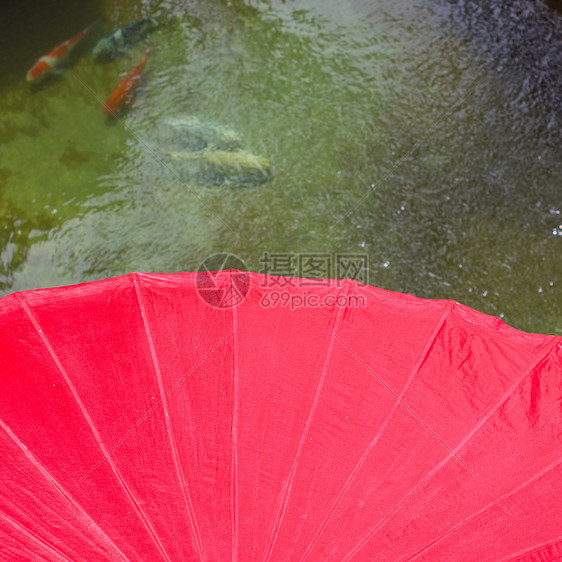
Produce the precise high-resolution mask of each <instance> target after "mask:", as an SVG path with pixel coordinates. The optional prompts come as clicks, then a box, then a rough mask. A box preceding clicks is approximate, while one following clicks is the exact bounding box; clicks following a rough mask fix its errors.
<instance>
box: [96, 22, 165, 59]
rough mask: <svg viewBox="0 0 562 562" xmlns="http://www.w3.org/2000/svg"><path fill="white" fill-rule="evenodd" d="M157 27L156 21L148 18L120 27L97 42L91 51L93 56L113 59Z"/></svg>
mask: <svg viewBox="0 0 562 562" xmlns="http://www.w3.org/2000/svg"><path fill="white" fill-rule="evenodd" d="M157 26H158V21H157V19H156V18H155V17H149V18H143V19H141V20H139V21H136V22H135V23H132V24H131V25H128V26H126V27H122V28H121V29H118V30H116V31H114V32H113V33H110V34H109V35H106V36H105V37H103V38H102V39H100V40H99V41H98V44H97V45H96V46H95V47H94V50H93V53H94V56H95V57H98V58H115V57H117V56H119V55H120V54H121V53H122V52H124V51H126V50H127V49H129V48H130V47H132V46H133V45H134V44H135V43H138V42H139V41H140V40H141V39H143V38H144V37H145V36H146V35H148V34H149V33H150V32H151V31H153V30H154V29H155V28H156V27H157Z"/></svg>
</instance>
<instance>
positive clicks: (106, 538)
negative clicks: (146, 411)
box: [0, 419, 128, 560]
mask: <svg viewBox="0 0 562 562" xmlns="http://www.w3.org/2000/svg"><path fill="white" fill-rule="evenodd" d="M0 427H1V428H2V429H3V430H4V431H5V432H6V433H7V435H8V437H9V438H10V439H11V440H12V441H13V442H14V443H15V444H16V446H17V447H18V448H19V449H20V450H21V451H22V453H23V454H24V455H25V456H26V457H27V459H28V460H29V462H30V463H31V465H32V466H33V467H34V468H35V469H36V470H37V471H38V472H39V474H41V476H43V478H44V479H45V480H47V482H49V484H50V485H51V486H52V487H53V488H54V489H55V490H56V491H57V493H58V494H60V495H61V496H62V497H63V498H64V499H65V500H66V501H67V502H68V503H69V504H70V505H71V506H72V507H73V508H75V509H76V510H77V511H78V513H79V514H80V515H81V516H82V517H83V518H84V519H86V520H87V522H88V525H91V526H92V527H93V529H94V530H95V532H96V535H97V536H98V537H99V538H100V539H101V540H102V541H103V543H104V544H108V545H111V546H112V547H113V548H114V549H115V550H116V552H117V553H118V554H119V556H120V558H121V559H122V560H128V558H127V557H126V556H125V554H124V553H123V552H121V550H120V549H119V547H118V546H117V545H116V544H115V542H114V541H113V540H112V539H111V538H110V537H109V536H108V535H107V534H106V533H105V532H104V530H103V529H102V528H101V527H100V526H99V525H98V524H97V523H96V522H95V521H94V519H92V517H91V516H90V515H89V514H88V512H87V511H86V510H85V509H84V508H83V507H82V506H81V505H80V503H79V502H78V501H77V500H76V499H75V498H74V497H73V496H72V494H71V493H70V492H68V491H67V490H66V489H65V487H64V486H63V485H62V484H61V483H60V482H59V481H58V480H57V479H56V478H55V477H54V476H53V475H52V474H51V473H50V472H49V470H48V469H47V468H46V467H45V466H43V465H42V464H41V462H40V461H39V460H38V459H37V458H36V457H35V455H33V453H32V452H31V451H30V450H29V449H28V448H27V447H26V445H25V443H23V441H21V440H20V439H19V438H18V436H17V435H16V434H15V433H14V432H13V431H12V430H11V429H10V427H9V426H7V425H6V424H5V423H4V421H3V420H1V419H0Z"/></svg>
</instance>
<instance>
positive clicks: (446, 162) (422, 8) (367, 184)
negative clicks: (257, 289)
mask: <svg viewBox="0 0 562 562" xmlns="http://www.w3.org/2000/svg"><path fill="white" fill-rule="evenodd" d="M86 4H87V6H86V5H85V7H83V9H82V12H81V13H80V14H77V13H75V12H72V11H69V12H68V13H67V17H66V18H61V13H45V14H42V15H38V14H36V13H35V12H33V15H32V11H31V9H30V20H29V21H32V20H33V18H35V19H37V18H49V17H51V18H53V25H52V26H48V25H47V26H44V27H43V28H42V29H44V31H43V32H42V34H40V35H39V36H38V35H37V33H34V30H33V29H31V28H30V29H29V30H28V32H29V34H30V36H33V40H32V41H30V42H28V43H26V46H25V49H24V51H23V52H22V48H21V47H18V49H17V54H16V53H14V56H13V57H9V56H7V55H4V56H5V57H6V61H9V64H8V66H5V68H7V72H6V73H5V74H4V75H3V76H2V77H1V78H0V81H1V82H0V221H1V223H0V225H1V230H0V246H1V247H0V252H1V254H0V258H1V259H0V287H1V291H2V294H6V293H9V292H12V291H15V290H22V289H30V288H37V287H45V286H54V285H62V284H69V283H76V282H82V281H89V280H94V279H99V278H103V277H109V276H114V275H119V274H123V273H127V272H129V271H133V270H137V271H167V272H173V271H189V270H193V269H196V268H197V267H198V266H199V264H200V263H201V262H202V261H203V260H204V259H206V258H207V257H208V256H209V255H211V254H213V253H216V252H232V253H234V254H236V255H238V256H239V257H240V258H242V259H243V260H245V262H246V263H247V265H248V267H249V269H252V270H255V271H263V270H264V267H265V266H264V256H266V255H269V256H270V257H271V255H277V258H278V260H277V262H276V264H275V267H276V268H277V271H274V272H277V273H281V274H284V273H285V274H290V273H293V274H302V275H305V276H315V275H316V274H318V275H326V274H332V275H334V274H335V275H337V271H334V270H333V269H332V270H331V271H327V269H326V268H327V266H328V265H330V264H331V265H332V266H333V265H334V263H335V262H336V260H337V258H338V256H342V255H343V256H346V255H357V256H359V258H358V259H363V258H364V259H365V260H367V262H368V275H369V276H368V282H369V283H371V284H373V285H377V286H381V287H384V288H388V289H393V290H399V291H407V292H411V293H413V294H415V295H417V296H421V297H431V298H454V299H456V300H458V301H460V302H463V303H465V304H468V305H470V306H472V307H474V308H476V309H479V310H482V311H483V312H487V313H489V314H494V315H499V316H501V317H503V318H504V319H505V320H506V321H507V322H508V323H510V324H512V325H514V326H516V327H519V328H521V329H525V330H529V331H539V332H544V333H562V289H561V287H562V275H561V273H562V267H561V265H560V263H561V260H560V250H561V247H562V189H561V188H562V186H561V183H562V180H561V179H560V178H562V164H561V163H562V158H561V152H562V151H561V148H560V147H561V144H560V142H559V141H560V113H559V112H557V111H556V107H555V105H556V104H552V105H549V104H547V103H546V102H544V101H541V99H540V97H539V98H537V93H536V91H535V90H533V88H529V87H527V86H526V85H525V83H524V80H521V79H520V76H519V75H518V74H517V72H516V69H517V68H516V66H517V65H516V62H515V63H513V65H511V66H510V65H509V64H507V65H506V64H503V65H502V60H501V58H502V56H503V54H502V53H501V52H500V53H494V52H493V50H492V51H491V52H490V50H489V49H488V50H487V49H486V48H485V45H484V47H482V48H480V49H479V45H478V41H475V42H471V41H470V40H469V39H467V35H466V33H464V31H465V30H463V29H462V25H461V26H460V27H459V26H456V24H455V23H454V17H453V18H451V17H449V15H448V12H447V13H445V12H446V10H445V9H444V8H443V7H442V6H439V3H438V2H435V3H433V2H430V1H420V2H414V3H411V2H405V1H404V2H402V1H401V2H390V1H389V0H373V1H370V2H367V1H363V2H361V1H359V0H356V1H341V0H308V1H304V0H303V1H300V0H295V1H292V2H290V1H287V2H282V1H280V0H279V1H276V0H272V1H270V2H245V3H244V2H241V1H240V2H226V1H222V2H221V1H219V0H216V1H214V2H209V1H205V2H203V1H199V2H197V1H192V2H189V3H188V2H183V1H180V0H175V1H169V2H164V3H157V2H153V3H152V4H151V3H148V2H144V3H143V2H132V1H131V2H110V1H106V2H100V3H95V2H93V3H89V4H88V3H86ZM161 8H163V9H164V10H165V12H166V14H167V15H168V16H169V20H168V23H167V24H166V25H163V26H161V27H160V28H159V29H157V30H156V31H154V32H153V33H152V34H150V36H149V37H147V38H146V39H145V40H144V41H142V42H141V43H139V44H137V45H135V46H134V47H133V48H132V49H131V50H130V51H129V52H127V53H126V54H124V55H123V56H121V57H119V58H118V59H116V60H115V61H113V62H110V63H107V64H97V63H96V62H95V61H94V60H93V57H92V56H91V54H90V52H89V48H87V46H86V47H84V48H83V49H82V52H81V53H77V56H76V57H75V59H74V62H73V64H72V67H71V68H70V69H69V70H67V71H66V72H65V73H64V74H63V75H62V76H60V77H57V79H55V80H53V81H52V82H50V83H49V84H47V85H46V86H45V87H44V88H41V89H39V90H32V89H31V88H30V87H29V84H27V83H26V82H25V81H24V79H23V78H24V76H25V73H26V71H27V70H28V68H29V67H30V66H31V65H32V64H33V62H34V60H35V59H36V58H38V57H39V56H40V55H42V54H44V53H45V52H46V51H47V50H49V49H50V48H51V47H52V46H54V45H56V44H57V43H60V42H62V41H63V40H65V39H66V38H68V37H70V36H72V35H73V34H75V33H76V32H77V31H78V30H79V29H81V28H82V27H84V26H85V25H87V24H88V23H90V21H92V20H93V19H100V20H101V21H102V22H103V23H102V24H100V26H99V29H98V30H97V33H98V38H99V36H101V35H103V32H107V31H110V30H112V29H114V28H116V27H119V26H122V25H125V24H127V23H130V22H131V21H135V20H136V19H139V18H141V17H143V16H146V15H150V14H153V13H154V12H156V11H157V10H158V9H161ZM22 9H23V8H22ZM10 18H12V20H17V22H15V23H17V25H15V23H14V26H13V27H14V28H15V27H18V26H19V28H20V31H21V28H25V23H26V18H24V17H22V15H21V13H18V14H17V15H16V14H8V15H7V17H6V18H4V21H5V22H9V20H10ZM461 19H462V18H461ZM55 20H56V24H55ZM42 21H44V20H42ZM40 43H42V45H41V44H40ZM89 47H90V48H91V45H90V46H89ZM148 47H150V48H151V52H150V55H149V61H148V64H147V67H146V70H145V73H144V77H143V81H142V83H141V86H140V88H139V89H138V91H137V95H136V98H135V105H134V107H133V108H132V110H131V111H129V112H128V113H127V114H125V115H124V116H123V120H122V122H117V123H113V124H111V123H109V122H108V121H107V120H106V118H105V117H104V114H103V100H105V99H106V98H107V96H108V95H109V94H110V92H111V91H112V90H113V89H114V88H115V87H116V86H117V84H118V83H119V81H120V79H121V78H122V76H123V75H124V73H126V72H128V71H129V70H130V69H131V68H132V67H133V66H134V65H136V64H137V63H138V61H139V60H140V58H141V56H142V55H143V54H144V52H145V51H146V50H147V48H148ZM15 50H16V48H15V47H14V51H15ZM488 55H489V56H488ZM487 57H488V58H487ZM6 61H5V62H6ZM490 61H492V62H491V63H490ZM503 63H505V61H503ZM500 67H501V68H503V67H507V69H506V70H504V71H501V72H500V71H498V68H500ZM560 97H561V98H562V93H561V94H560ZM537 100H538V101H537ZM553 107H554V109H553ZM169 116H197V118H198V119H200V120H201V121H202V122H213V123H218V124H221V125H224V126H225V127H229V128H232V129H234V130H235V131H236V132H237V133H238V134H239V135H240V137H241V138H242V139H243V141H242V142H243V144H244V148H245V149H246V150H248V151H249V152H251V153H253V154H255V155H259V156H263V157H267V158H269V160H270V162H271V167H272V178H271V180H270V181H268V182H265V183H262V184H259V185H255V186H251V187H244V188H236V187H232V186H216V185H212V184H211V185H205V182H202V181H195V180H194V179H193V180H192V179H190V178H187V179H186V178H185V177H182V178H180V177H179V176H178V174H176V173H175V172H176V170H175V169H174V165H170V164H169V162H167V161H164V160H163V159H162V157H161V153H160V150H161V147H160V146H159V140H158V135H157V134H156V131H157V127H158V124H159V123H161V121H162V120H163V119H165V118H166V117H169ZM283 257H285V258H286V259H285V261H283V259H282V258H283ZM312 257H315V258H316V259H315V260H311V259H309V258H312ZM287 260H289V261H290V264H289V263H287ZM313 263H315V264H316V267H313V266H312V265H311V264H313ZM289 265H291V268H289ZM269 267H271V262H270V263H269ZM288 269H291V270H290V271H289V270H288Z"/></svg>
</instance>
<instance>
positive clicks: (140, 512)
mask: <svg viewBox="0 0 562 562" xmlns="http://www.w3.org/2000/svg"><path fill="white" fill-rule="evenodd" d="M19 301H20V303H21V305H22V308H23V309H24V311H25V313H26V315H27V317H28V318H29V320H30V322H31V323H32V325H33V327H34V328H35V330H36V332H37V334H38V335H39V337H40V338H41V341H42V342H43V345H44V346H45V348H46V349H47V351H48V353H49V355H50V356H51V359H52V360H53V362H54V363H55V365H56V367H57V369H58V370H59V372H60V374H61V375H62V377H63V379H64V381H65V382H66V384H67V386H68V388H69V390H70V393H71V394H72V397H73V398H74V400H75V402H76V405H77V406H78V409H79V410H80V412H81V413H82V416H83V417H84V419H85V420H86V423H87V424H88V427H89V428H90V431H91V432H92V435H93V437H94V440H95V441H96V443H97V445H98V447H99V449H100V451H101V452H102V454H103V455H104V457H105V458H106V460H107V463H108V465H109V467H110V468H111V471H112V472H113V474H114V476H115V479H116V480H117V482H118V484H119V486H120V487H121V488H122V489H123V491H124V492H125V495H126V497H127V499H128V500H129V502H130V503H131V505H132V506H133V509H134V511H135V513H136V514H137V517H138V518H139V520H140V521H141V523H142V525H143V526H144V528H145V529H146V531H147V533H148V534H149V536H150V537H151V539H152V540H153V542H154V544H155V545H156V548H157V549H158V551H159V553H160V555H161V556H162V558H163V559H164V560H167V561H169V562H171V560H170V557H169V556H168V554H167V552H166V550H165V549H164V546H163V544H162V542H161V541H160V539H159V537H158V534H157V533H156V531H155V529H154V527H153V525H152V523H151V521H150V519H149V517H148V516H147V514H146V513H145V511H144V509H143V508H142V506H141V503H140V501H139V499H138V498H137V497H136V494H135V493H134V492H133V490H132V489H131V487H130V486H129V485H128V484H127V482H126V481H125V479H124V478H123V475H122V474H121V472H120V471H119V469H118V468H117V466H116V464H115V462H114V460H113V459H112V458H111V455H110V453H109V451H108V450H107V447H106V446H105V445H104V443H103V440H102V438H101V435H100V433H99V431H98V429H97V428H96V426H95V424H94V420H93V419H92V417H91V416H90V414H89V413H88V411H87V409H86V406H85V405H84V403H83V402H82V399H81V398H80V395H79V394H78V391H77V390H76V387H75V386H74V384H73V382H72V381H71V380H70V377H69V375H68V373H67V372H66V369H65V368H64V366H63V364H62V363H61V361H60V359H59V357H58V355H57V354H56V352H55V350H54V349H53V346H52V345H51V343H50V341H49V339H48V338H47V336H46V334H45V333H44V332H43V329H42V328H41V325H40V324H39V321H38V320H37V318H36V317H35V315H34V314H33V312H32V310H31V308H30V307H29V305H28V303H27V302H26V301H25V299H24V296H23V295H22V294H20V295H19Z"/></svg>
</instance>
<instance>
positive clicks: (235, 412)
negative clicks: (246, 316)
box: [230, 273, 240, 562]
mask: <svg viewBox="0 0 562 562" xmlns="http://www.w3.org/2000/svg"><path fill="white" fill-rule="evenodd" d="M230 282H231V283H232V273H231V274H230ZM232 324H233V325H232V339H233V346H232V348H233V361H234V376H233V385H234V388H233V398H234V404H233V406H232V465H231V484H232V488H231V498H230V514H231V519H232V560H233V562H235V561H237V560H238V551H239V544H238V542H239V533H240V528H239V523H240V506H239V501H238V500H239V498H238V423H239V416H240V412H239V410H240V379H239V373H238V365H239V361H238V359H239V357H238V340H237V339H236V338H237V336H238V334H239V332H238V313H237V307H236V306H235V307H234V308H233V310H232Z"/></svg>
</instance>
